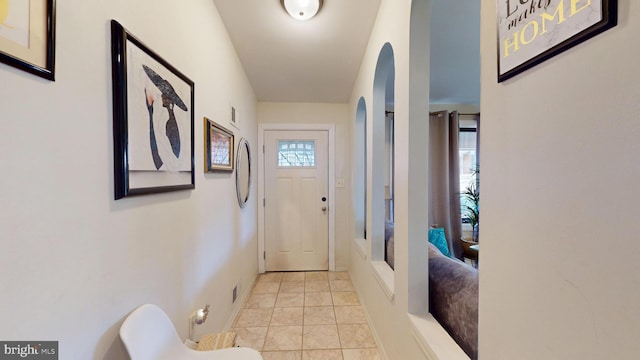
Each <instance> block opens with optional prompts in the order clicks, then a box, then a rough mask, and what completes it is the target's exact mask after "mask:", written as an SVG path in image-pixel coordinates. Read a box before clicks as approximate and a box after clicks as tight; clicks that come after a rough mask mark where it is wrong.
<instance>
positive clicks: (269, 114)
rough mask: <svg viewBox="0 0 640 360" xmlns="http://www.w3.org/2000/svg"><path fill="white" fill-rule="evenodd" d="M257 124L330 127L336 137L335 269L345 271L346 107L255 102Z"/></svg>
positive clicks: (347, 214)
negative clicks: (341, 181)
mask: <svg viewBox="0 0 640 360" xmlns="http://www.w3.org/2000/svg"><path fill="white" fill-rule="evenodd" d="M257 118H258V123H259V124H291V123H294V124H334V125H335V136H336V149H335V151H336V164H335V165H336V168H335V177H336V179H344V180H345V184H346V186H345V187H344V188H336V195H335V201H336V222H335V229H336V230H335V239H336V270H346V269H347V268H348V264H349V241H350V240H351V238H352V227H351V225H350V222H349V219H350V216H351V215H350V214H351V211H352V210H351V201H350V194H351V190H350V188H349V184H350V183H351V180H350V176H351V170H350V167H351V165H350V162H349V161H350V158H351V153H350V150H351V147H350V141H351V138H350V137H349V132H348V129H349V106H348V105H347V104H320V103H268V102H261V103H258V110H257Z"/></svg>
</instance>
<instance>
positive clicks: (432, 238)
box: [429, 228, 451, 257]
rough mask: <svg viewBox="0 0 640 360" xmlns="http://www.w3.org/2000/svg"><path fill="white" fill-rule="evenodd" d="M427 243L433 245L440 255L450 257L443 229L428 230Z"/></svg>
mask: <svg viewBox="0 0 640 360" xmlns="http://www.w3.org/2000/svg"><path fill="white" fill-rule="evenodd" d="M429 242H430V243H432V244H433V245H435V246H436V247H437V248H438V250H440V252H441V253H442V254H444V255H445V256H448V257H451V254H450V253H449V243H447V237H446V236H445V234H444V228H432V229H429Z"/></svg>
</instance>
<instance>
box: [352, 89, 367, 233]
mask: <svg viewBox="0 0 640 360" xmlns="http://www.w3.org/2000/svg"><path fill="white" fill-rule="evenodd" d="M354 135H355V136H354V141H355V144H354V149H355V164H354V165H355V174H354V179H353V181H354V186H353V189H354V194H353V196H354V211H355V218H354V226H355V228H354V232H355V233H354V235H355V238H356V239H366V238H367V229H366V226H367V221H366V218H367V204H366V202H367V102H366V101H365V99H364V97H360V100H359V101H358V107H357V108H356V121H355V134H354Z"/></svg>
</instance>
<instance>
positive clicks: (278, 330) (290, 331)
mask: <svg viewBox="0 0 640 360" xmlns="http://www.w3.org/2000/svg"><path fill="white" fill-rule="evenodd" d="M262 349H263V350H264V351H279V350H302V326H270V327H269V330H268V331H267V338H266V339H265V342H264V347H263V348H262Z"/></svg>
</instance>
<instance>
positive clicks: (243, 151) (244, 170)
mask: <svg viewBox="0 0 640 360" xmlns="http://www.w3.org/2000/svg"><path fill="white" fill-rule="evenodd" d="M250 191H251V148H250V147H249V142H248V141H247V139H245V138H242V139H240V142H239V144H238V153H237V156H236V194H237V195H238V204H239V205H240V208H244V207H245V206H246V205H247V201H248V200H249V193H250Z"/></svg>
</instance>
